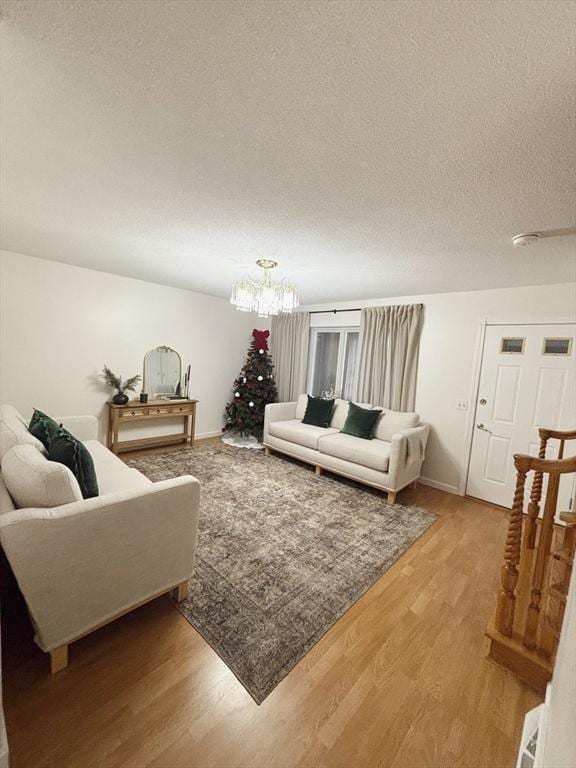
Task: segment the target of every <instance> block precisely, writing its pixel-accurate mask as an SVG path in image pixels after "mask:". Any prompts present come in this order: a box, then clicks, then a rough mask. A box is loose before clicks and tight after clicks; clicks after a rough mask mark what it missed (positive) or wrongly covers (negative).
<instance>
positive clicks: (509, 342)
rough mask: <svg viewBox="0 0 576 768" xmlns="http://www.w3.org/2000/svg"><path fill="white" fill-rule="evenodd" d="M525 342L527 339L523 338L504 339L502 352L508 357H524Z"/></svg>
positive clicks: (501, 346) (501, 345) (501, 343)
mask: <svg viewBox="0 0 576 768" xmlns="http://www.w3.org/2000/svg"><path fill="white" fill-rule="evenodd" d="M525 341H526V339H523V338H514V339H511V338H503V339H502V341H501V342H500V352H504V353H505V354H508V355H523V354H524V342H525Z"/></svg>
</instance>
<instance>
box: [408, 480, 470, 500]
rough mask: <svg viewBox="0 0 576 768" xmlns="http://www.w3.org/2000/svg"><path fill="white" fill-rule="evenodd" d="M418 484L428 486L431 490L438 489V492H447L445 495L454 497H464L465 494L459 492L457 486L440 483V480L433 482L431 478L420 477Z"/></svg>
mask: <svg viewBox="0 0 576 768" xmlns="http://www.w3.org/2000/svg"><path fill="white" fill-rule="evenodd" d="M418 482H419V483H422V485H428V486H430V488H436V490H438V491H445V493H452V494H454V496H463V495H464V494H463V493H460V492H459V491H458V486H457V485H449V484H448V483H440V482H439V481H438V480H432V479H431V478H430V477H419V478H418Z"/></svg>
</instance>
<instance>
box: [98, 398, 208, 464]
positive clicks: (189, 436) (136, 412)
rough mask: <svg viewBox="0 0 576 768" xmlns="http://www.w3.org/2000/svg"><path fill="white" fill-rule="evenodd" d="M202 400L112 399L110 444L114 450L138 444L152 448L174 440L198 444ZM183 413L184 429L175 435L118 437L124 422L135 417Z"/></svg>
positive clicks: (131, 448) (161, 416)
mask: <svg viewBox="0 0 576 768" xmlns="http://www.w3.org/2000/svg"><path fill="white" fill-rule="evenodd" d="M197 402H198V400H174V401H170V400H151V401H150V402H149V403H141V402H140V400H132V401H131V402H129V403H127V404H126V405H115V404H114V403H108V408H109V412H108V448H109V449H110V450H111V451H113V453H120V452H121V451H135V450H138V448H152V447H154V446H158V445H170V444H171V443H186V444H189V445H190V446H193V445H194V432H195V429H196V403H197ZM175 416H181V417H182V418H183V419H184V424H183V431H182V432H178V433H177V434H175V435H156V436H153V437H141V438H139V439H138V440H122V441H121V442H120V441H119V440H118V429H119V427H120V425H121V424H132V423H134V422H135V421H151V420H152V419H170V418H174V417H175Z"/></svg>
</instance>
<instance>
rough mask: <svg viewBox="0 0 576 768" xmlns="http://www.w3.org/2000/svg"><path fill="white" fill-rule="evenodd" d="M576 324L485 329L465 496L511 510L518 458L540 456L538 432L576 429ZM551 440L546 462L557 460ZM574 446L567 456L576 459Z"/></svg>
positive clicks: (567, 486)
mask: <svg viewBox="0 0 576 768" xmlns="http://www.w3.org/2000/svg"><path fill="white" fill-rule="evenodd" d="M575 329H576V326H575V325H573V324H571V325H569V324H561V325H514V326H513V325H492V326H488V327H487V328H486V336H485V340H484V353H483V356H482V368H481V372H480V387H479V390H478V401H477V403H476V419H475V424H474V435H473V439H472V452H471V457H470V467H469V472H468V483H467V487H466V493H467V494H468V495H469V496H475V497H476V498H479V499H483V500H485V501H490V502H492V503H494V504H500V505H501V506H503V507H511V506H512V498H513V496H514V486H515V483H516V472H515V469H514V459H513V456H514V454H515V453H528V454H532V455H536V456H537V455H538V449H539V442H540V441H539V437H538V428H539V427H548V428H549V429H560V430H572V429H575V428H576V406H575V399H576V392H575V373H574V372H575V350H574V335H575ZM557 451H558V442H557V441H555V440H553V441H551V442H550V443H549V449H548V454H547V458H553V457H555V456H556V455H557ZM575 451H576V443H567V444H566V448H565V452H564V455H565V457H566V456H570V455H573V454H574V452H575ZM573 489H574V476H573V475H568V476H564V477H563V478H562V481H561V484H560V494H559V503H558V510H559V511H567V510H568V509H570V506H571V504H573V499H574V493H573Z"/></svg>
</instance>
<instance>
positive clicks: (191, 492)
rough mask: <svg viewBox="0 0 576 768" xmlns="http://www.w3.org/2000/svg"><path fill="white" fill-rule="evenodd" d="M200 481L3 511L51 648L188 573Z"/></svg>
mask: <svg viewBox="0 0 576 768" xmlns="http://www.w3.org/2000/svg"><path fill="white" fill-rule="evenodd" d="M199 503H200V483H199V482H198V480H196V479H195V478H193V477H189V476H186V477H179V478H176V479H173V480H163V481H161V482H158V483H153V484H150V487H149V488H144V489H138V490H133V491H121V492H117V493H111V494H108V495H105V496H101V497H97V498H95V499H88V500H85V501H77V502H73V503H72V504H65V505H63V506H60V507H52V508H51V509H19V510H14V511H12V512H8V513H5V514H4V515H2V517H1V519H0V541H1V543H2V546H3V548H4V551H5V553H6V556H7V558H8V560H9V562H10V565H11V567H12V570H13V571H14V575H15V576H16V579H17V581H18V583H19V586H20V589H21V590H22V593H23V595H24V597H25V599H26V602H27V604H28V609H29V611H30V614H31V616H32V619H33V621H34V624H35V626H36V630H37V638H36V639H37V642H38V645H40V647H41V648H42V649H43V650H45V651H49V650H52V649H53V648H55V647H57V646H59V645H63V644H66V643H68V642H69V641H71V640H73V639H74V638H76V637H79V636H81V635H82V634H84V633H86V632H88V631H89V630H90V629H93V628H94V627H96V626H97V625H98V624H101V623H104V622H106V621H107V620H109V619H110V618H112V617H113V616H115V615H116V614H118V613H120V612H122V611H124V610H127V609H129V608H131V607H133V606H135V605H137V604H139V603H141V602H143V601H145V600H146V599H148V598H149V597H152V596H153V595H155V594H159V593H161V592H162V591H165V590H168V589H170V587H172V586H174V585H176V584H178V583H180V582H183V581H185V580H186V579H188V578H189V577H190V576H191V574H192V571H193V567H194V555H195V549H196V535H197V526H198V513H199Z"/></svg>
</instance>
